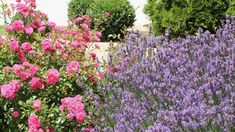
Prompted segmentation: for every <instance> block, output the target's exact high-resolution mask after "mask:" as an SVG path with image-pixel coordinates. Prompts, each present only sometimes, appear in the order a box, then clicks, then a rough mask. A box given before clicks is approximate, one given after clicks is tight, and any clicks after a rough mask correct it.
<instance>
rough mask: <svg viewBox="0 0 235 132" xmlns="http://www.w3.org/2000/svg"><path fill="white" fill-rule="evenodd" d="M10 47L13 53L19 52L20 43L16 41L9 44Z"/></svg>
mask: <svg viewBox="0 0 235 132" xmlns="http://www.w3.org/2000/svg"><path fill="white" fill-rule="evenodd" d="M9 46H10V48H11V50H13V51H18V50H19V43H18V41H15V40H13V41H11V42H10V43H9Z"/></svg>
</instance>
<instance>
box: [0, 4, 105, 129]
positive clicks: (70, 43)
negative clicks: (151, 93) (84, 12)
mask: <svg viewBox="0 0 235 132" xmlns="http://www.w3.org/2000/svg"><path fill="white" fill-rule="evenodd" d="M36 7H37V5H36V0H16V3H14V4H11V5H10V6H7V5H5V6H2V9H3V11H4V13H3V14H1V15H2V17H3V18H5V19H4V20H5V28H4V29H5V32H4V35H3V36H0V49H1V50H0V91H1V94H0V117H1V119H2V120H1V122H0V131H29V132H48V131H49V132H52V131H80V130H81V129H85V128H92V127H93V126H94V125H95V122H96V120H97V117H98V115H96V114H95V113H97V112H96V108H95V106H94V97H93V96H94V94H98V92H99V91H98V89H97V81H98V80H99V79H101V78H103V77H104V75H103V74H104V73H102V72H99V71H100V69H99V68H100V67H99V63H98V61H97V56H96V54H95V53H94V52H92V51H93V49H95V48H96V49H100V47H99V46H98V45H97V44H96V45H93V42H99V41H100V37H101V32H99V31H91V30H90V21H91V18H90V17H89V16H83V17H79V18H77V19H75V20H74V21H73V22H69V23H68V26H67V27H60V26H57V25H56V23H54V22H51V21H49V20H48V18H47V15H46V14H45V13H42V12H41V11H38V10H37V9H36ZM90 47H94V48H90ZM91 91H92V92H93V93H92V94H89V92H91ZM19 117H20V118H19ZM27 120H28V122H27Z"/></svg>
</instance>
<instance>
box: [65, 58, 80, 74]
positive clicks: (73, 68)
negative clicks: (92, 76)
mask: <svg viewBox="0 0 235 132" xmlns="http://www.w3.org/2000/svg"><path fill="white" fill-rule="evenodd" d="M81 70H82V69H81V67H80V64H79V63H78V62H77V61H72V62H70V63H69V64H68V65H67V67H66V73H67V74H68V75H71V74H73V73H80V72H81Z"/></svg>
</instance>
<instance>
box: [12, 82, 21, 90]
mask: <svg viewBox="0 0 235 132" xmlns="http://www.w3.org/2000/svg"><path fill="white" fill-rule="evenodd" d="M10 84H11V85H13V86H15V90H16V91H18V90H19V89H20V87H21V83H20V81H18V80H11V82H10Z"/></svg>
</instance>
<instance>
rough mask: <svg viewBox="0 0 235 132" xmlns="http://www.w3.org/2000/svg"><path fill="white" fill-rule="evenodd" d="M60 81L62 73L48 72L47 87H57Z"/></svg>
mask: <svg viewBox="0 0 235 132" xmlns="http://www.w3.org/2000/svg"><path fill="white" fill-rule="evenodd" d="M59 79H60V73H59V71H58V70H57V69H49V70H48V71H47V76H46V84H47V85H55V84H56V83H58V82H59Z"/></svg>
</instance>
